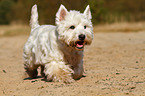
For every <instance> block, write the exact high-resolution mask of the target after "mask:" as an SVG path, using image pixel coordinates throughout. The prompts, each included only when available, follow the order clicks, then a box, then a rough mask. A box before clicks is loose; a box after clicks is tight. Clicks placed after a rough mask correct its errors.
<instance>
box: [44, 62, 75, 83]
mask: <svg viewBox="0 0 145 96" xmlns="http://www.w3.org/2000/svg"><path fill="white" fill-rule="evenodd" d="M44 73H45V76H46V80H48V81H55V82H65V83H71V82H73V79H72V74H73V70H72V69H71V68H69V66H68V65H66V64H65V63H64V62H62V61H60V62H58V61H52V62H50V63H48V64H46V65H45V69H44Z"/></svg>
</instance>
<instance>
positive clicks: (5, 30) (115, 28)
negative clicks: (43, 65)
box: [0, 22, 145, 37]
mask: <svg viewBox="0 0 145 96" xmlns="http://www.w3.org/2000/svg"><path fill="white" fill-rule="evenodd" d="M140 31H145V22H134V23H129V22H122V23H113V24H102V25H101V24H100V25H94V33H96V32H140ZM29 34H30V27H29V26H28V25H1V26H0V37H2V36H17V35H29Z"/></svg>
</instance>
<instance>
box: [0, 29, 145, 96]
mask: <svg viewBox="0 0 145 96" xmlns="http://www.w3.org/2000/svg"><path fill="white" fill-rule="evenodd" d="M27 38H28V36H26V35H25V36H24V35H20V36H12V37H0V96H100V95H101V96H112V95H113V96H125V95H128V96H145V32H128V33H123V32H112V33H111V32H109V33H95V35H94V40H93V43H92V45H91V46H88V47H86V48H85V56H84V68H85V74H84V75H85V76H84V77H82V78H81V79H80V80H77V81H75V82H74V83H71V84H64V83H59V82H56V83H54V82H45V81H44V80H43V78H41V77H40V76H38V78H36V79H29V78H27V77H24V69H23V60H22V49H23V45H24V43H25V42H26V40H27Z"/></svg>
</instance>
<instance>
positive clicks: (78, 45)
mask: <svg viewBox="0 0 145 96" xmlns="http://www.w3.org/2000/svg"><path fill="white" fill-rule="evenodd" d="M75 48H76V49H78V50H81V49H83V48H84V41H76V42H75Z"/></svg>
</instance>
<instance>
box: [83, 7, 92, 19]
mask: <svg viewBox="0 0 145 96" xmlns="http://www.w3.org/2000/svg"><path fill="white" fill-rule="evenodd" d="M84 15H86V16H87V18H88V19H92V15H91V11H90V6H89V5H88V6H87V7H86V9H85V11H84Z"/></svg>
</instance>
